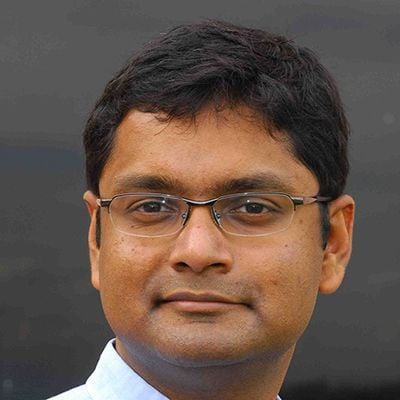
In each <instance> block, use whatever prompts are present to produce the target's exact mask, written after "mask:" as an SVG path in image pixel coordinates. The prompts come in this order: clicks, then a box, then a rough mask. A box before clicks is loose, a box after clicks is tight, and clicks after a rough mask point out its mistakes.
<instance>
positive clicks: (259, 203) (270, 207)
mask: <svg viewBox="0 0 400 400" xmlns="http://www.w3.org/2000/svg"><path fill="white" fill-rule="evenodd" d="M278 210H279V207H278V205H276V204H274V203H272V202H271V201H268V200H266V199H242V201H241V204H236V205H235V206H234V207H232V209H231V210H230V213H241V214H252V215H260V214H268V213H272V212H274V211H278Z"/></svg>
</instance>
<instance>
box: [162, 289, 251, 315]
mask: <svg viewBox="0 0 400 400" xmlns="http://www.w3.org/2000/svg"><path fill="white" fill-rule="evenodd" d="M161 303H162V304H164V305H168V306H171V307H173V308H174V309H175V310H177V311H183V312H189V313H190V312H193V313H212V312H218V311H220V312H221V311H227V310H228V309H230V308H232V307H237V306H240V305H244V304H243V303H241V302H238V301H236V300H235V299H232V298H230V297H226V296H224V295H221V294H219V293H212V292H197V293H196V292H190V291H181V292H174V293H171V294H169V295H167V296H165V297H164V298H163V299H162V301H161Z"/></svg>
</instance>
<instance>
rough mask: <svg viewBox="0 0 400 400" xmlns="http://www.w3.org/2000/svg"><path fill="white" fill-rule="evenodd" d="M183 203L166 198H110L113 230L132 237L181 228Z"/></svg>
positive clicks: (156, 234) (164, 233) (124, 196)
mask: <svg viewBox="0 0 400 400" xmlns="http://www.w3.org/2000/svg"><path fill="white" fill-rule="evenodd" d="M186 208H187V207H186V203H185V202H184V201H182V200H179V199H175V198H173V197H168V196H148V195H146V196H143V195H121V196H116V197H114V198H113V200H112V202H111V205H110V216H111V220H112V223H113V224H114V227H115V228H116V229H117V230H119V231H121V232H124V233H127V234H128V235H133V236H143V237H148V236H164V235H170V234H173V233H175V232H177V231H178V230H179V229H180V228H181V227H182V226H183V218H182V215H184V214H185V212H186V211H187V210H186Z"/></svg>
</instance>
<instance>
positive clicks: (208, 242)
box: [170, 207, 233, 274]
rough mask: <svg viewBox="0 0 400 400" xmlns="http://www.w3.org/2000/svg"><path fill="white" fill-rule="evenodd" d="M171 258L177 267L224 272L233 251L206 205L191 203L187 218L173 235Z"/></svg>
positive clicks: (195, 270) (181, 269) (179, 268)
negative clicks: (174, 237)
mask: <svg viewBox="0 0 400 400" xmlns="http://www.w3.org/2000/svg"><path fill="white" fill-rule="evenodd" d="M170 262H171V265H172V267H173V268H175V269H176V270H177V271H187V270H191V271H192V272H194V273H197V274H199V273H202V272H204V271H205V270H209V269H213V270H215V271H218V272H220V273H227V272H229V271H230V270H231V269H232V265H233V255H232V252H231V251H230V249H229V246H228V242H227V239H226V237H225V236H224V234H223V232H222V231H221V229H220V228H219V227H218V226H217V225H216V224H215V222H214V221H213V217H212V216H211V215H210V209H209V208H208V207H194V208H193V209H192V210H191V213H190V218H189V219H188V221H187V222H186V224H185V226H184V228H183V229H182V230H181V231H180V232H179V234H178V236H177V237H176V239H175V243H174V247H173V249H172V251H171V254H170Z"/></svg>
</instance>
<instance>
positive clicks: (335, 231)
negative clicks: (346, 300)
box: [319, 195, 355, 294]
mask: <svg viewBox="0 0 400 400" xmlns="http://www.w3.org/2000/svg"><path fill="white" fill-rule="evenodd" d="M354 210H355V204H354V200H353V198H352V197H350V196H348V195H342V196H340V197H338V198H337V199H335V200H334V201H332V202H331V203H330V204H329V222H330V229H329V236H328V242H327V245H326V247H325V249H324V258H323V264H322V273H321V280H320V284H319V291H320V293H326V294H328V293H333V292H335V291H336V290H337V289H338V288H339V286H340V284H341V283H342V281H343V278H344V274H345V272H346V267H347V264H348V262H349V259H350V255H351V249H352V238H353V224H354Z"/></svg>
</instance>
